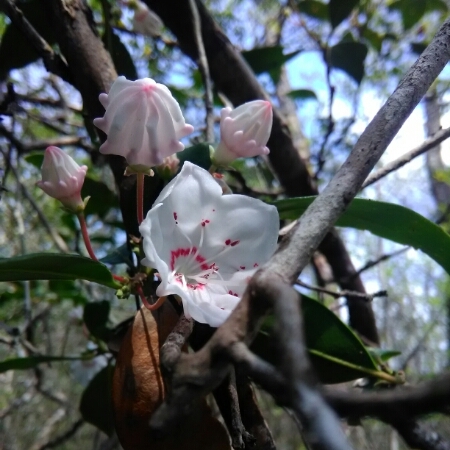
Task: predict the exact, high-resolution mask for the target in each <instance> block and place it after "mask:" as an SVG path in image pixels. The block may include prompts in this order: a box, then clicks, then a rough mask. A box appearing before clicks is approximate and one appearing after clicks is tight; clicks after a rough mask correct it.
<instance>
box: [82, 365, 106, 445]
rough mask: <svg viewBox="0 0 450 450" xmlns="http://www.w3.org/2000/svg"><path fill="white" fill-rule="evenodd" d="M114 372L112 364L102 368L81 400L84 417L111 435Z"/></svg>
mask: <svg viewBox="0 0 450 450" xmlns="http://www.w3.org/2000/svg"><path fill="white" fill-rule="evenodd" d="M112 374H113V368H112V367H111V366H107V367H105V368H104V369H102V370H100V372H98V373H97V375H95V377H94V378H93V379H92V380H91V382H90V383H89V384H88V386H87V388H86V389H85V390H84V392H83V395H82V396H81V401H80V412H81V415H82V416H83V419H84V420H85V421H86V422H89V423H91V424H92V425H94V426H95V427H97V428H99V429H100V430H102V431H103V432H104V433H106V434H107V435H108V436H111V435H112V433H113V431H114V421H113V413H112V397H111V381H112Z"/></svg>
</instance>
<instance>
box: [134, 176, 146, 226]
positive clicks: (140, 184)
mask: <svg viewBox="0 0 450 450" xmlns="http://www.w3.org/2000/svg"><path fill="white" fill-rule="evenodd" d="M144 176H145V175H144V174H143V173H138V174H137V184H136V189H137V219H138V224H139V225H140V224H141V223H142V221H143V220H144Z"/></svg>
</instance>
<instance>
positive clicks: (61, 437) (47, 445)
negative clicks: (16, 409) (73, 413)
mask: <svg viewBox="0 0 450 450" xmlns="http://www.w3.org/2000/svg"><path fill="white" fill-rule="evenodd" d="M84 423H85V422H84V420H83V419H78V420H77V421H76V422H75V423H74V424H73V425H72V426H71V427H70V428H69V429H68V430H67V431H65V432H64V433H63V434H61V435H59V436H56V437H55V438H54V439H52V440H51V441H48V442H46V443H45V444H43V445H42V446H41V447H39V450H46V449H48V448H55V447H58V446H59V445H61V444H63V443H64V442H66V441H67V440H68V439H70V438H71V437H72V436H74V434H75V433H76V432H77V431H78V430H79V429H80V428H81V426H82V425H84Z"/></svg>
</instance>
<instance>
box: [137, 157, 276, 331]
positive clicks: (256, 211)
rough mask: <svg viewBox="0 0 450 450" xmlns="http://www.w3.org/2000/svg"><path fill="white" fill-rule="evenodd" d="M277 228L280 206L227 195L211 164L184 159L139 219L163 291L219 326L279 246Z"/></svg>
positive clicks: (149, 261) (147, 253) (188, 313)
mask: <svg viewBox="0 0 450 450" xmlns="http://www.w3.org/2000/svg"><path fill="white" fill-rule="evenodd" d="M278 228H279V218H278V212H277V210H276V208H275V207H274V206H271V205H267V204H265V203H263V202H262V201H260V200H257V199H254V198H250V197H246V196H243V195H237V194H232V195H222V189H221V187H220V186H219V185H218V184H217V183H216V181H215V180H214V178H213V177H212V176H211V174H210V173H209V172H207V171H206V170H204V169H202V168H200V167H198V166H196V165H194V164H192V163H190V162H185V163H184V165H183V168H182V169H181V172H180V173H179V174H178V175H177V176H176V177H175V178H174V179H173V180H172V181H171V182H170V183H169V184H168V185H167V186H166V187H165V188H164V189H163V191H162V192H161V194H160V195H159V197H158V198H157V199H156V201H155V203H154V205H153V207H152V209H151V210H150V211H149V212H148V214H147V217H146V219H145V220H144V221H143V222H142V224H141V226H140V227H139V230H140V232H141V235H142V237H143V239H144V240H143V246H144V253H145V258H144V259H143V260H142V263H143V264H144V265H145V266H148V267H152V268H154V269H156V271H157V272H158V273H159V275H158V276H159V278H160V279H161V283H160V285H159V286H158V288H157V290H156V293H157V295H159V296H165V295H170V294H175V295H178V296H179V297H180V298H181V301H182V303H183V308H184V313H185V315H186V317H192V318H194V319H195V320H196V321H197V322H200V323H207V324H209V325H210V326H212V327H218V326H220V325H221V324H222V323H223V322H224V321H225V320H226V318H227V317H228V316H229V314H230V313H231V311H232V310H233V309H234V308H235V306H236V305H237V303H238V302H239V300H240V297H241V296H242V294H243V293H244V290H245V288H246V286H247V283H248V280H249V279H250V278H251V276H252V275H253V274H254V272H255V271H256V270H257V268H258V267H259V266H260V265H261V264H263V263H265V262H266V261H268V259H269V258H270V257H271V256H272V254H273V253H274V251H275V248H276V245H277V238H278Z"/></svg>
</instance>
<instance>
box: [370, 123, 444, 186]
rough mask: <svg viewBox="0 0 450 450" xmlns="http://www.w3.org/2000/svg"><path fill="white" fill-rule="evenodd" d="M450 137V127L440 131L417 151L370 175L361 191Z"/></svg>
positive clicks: (406, 154) (416, 149)
mask: <svg viewBox="0 0 450 450" xmlns="http://www.w3.org/2000/svg"><path fill="white" fill-rule="evenodd" d="M449 137H450V127H449V128H445V129H443V130H439V131H438V132H437V133H436V134H435V135H434V136H431V137H429V138H428V139H426V140H425V141H424V142H423V143H422V144H421V145H419V146H418V147H416V148H415V149H413V150H411V151H409V152H408V153H405V154H404V155H403V156H400V158H397V159H396V160H394V161H392V162H390V163H388V164H386V165H385V166H384V167H382V168H381V169H380V170H377V171H376V172H374V173H373V174H372V175H370V176H369V177H368V178H367V180H366V181H365V182H364V183H363V185H362V187H361V189H365V188H366V187H367V186H370V185H371V184H373V183H375V182H376V181H378V180H380V179H381V178H384V177H385V176H386V175H389V174H390V173H391V172H394V171H395V170H398V169H400V167H403V166H404V165H405V164H407V163H409V162H411V161H412V160H413V159H414V158H417V157H418V156H420V155H423V154H424V153H426V152H428V151H429V150H432V149H433V148H435V147H436V145H439V144H440V143H441V142H443V141H445V140H446V139H448V138H449Z"/></svg>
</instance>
